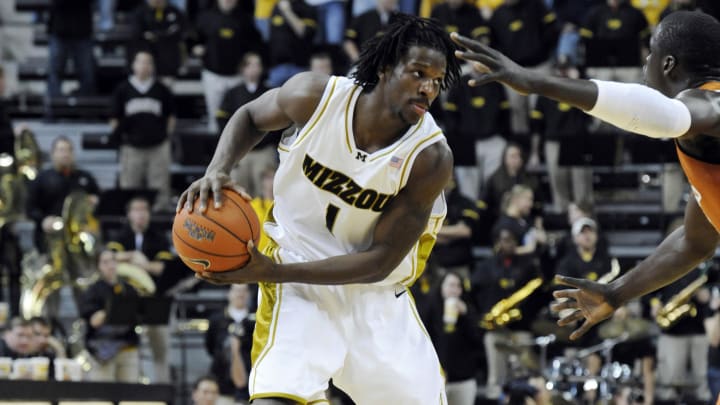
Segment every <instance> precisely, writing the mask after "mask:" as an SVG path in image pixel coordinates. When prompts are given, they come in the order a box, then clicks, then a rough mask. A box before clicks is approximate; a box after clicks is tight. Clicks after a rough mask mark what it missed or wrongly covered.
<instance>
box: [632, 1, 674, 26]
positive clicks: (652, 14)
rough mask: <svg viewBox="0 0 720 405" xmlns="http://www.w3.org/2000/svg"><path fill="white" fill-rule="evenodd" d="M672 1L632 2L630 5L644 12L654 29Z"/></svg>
mask: <svg viewBox="0 0 720 405" xmlns="http://www.w3.org/2000/svg"><path fill="white" fill-rule="evenodd" d="M669 3H670V0H631V1H630V4H632V6H633V7H635V8H636V9H638V10H640V11H642V13H643V14H644V15H645V19H646V20H647V22H648V24H649V25H650V27H652V28H654V27H655V26H657V25H658V22H660V16H661V14H662V12H663V11H664V10H665V8H667V6H668V4H669Z"/></svg>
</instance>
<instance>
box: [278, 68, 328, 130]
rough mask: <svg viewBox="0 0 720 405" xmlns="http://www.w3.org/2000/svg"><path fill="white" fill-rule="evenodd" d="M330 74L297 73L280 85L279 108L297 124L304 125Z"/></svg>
mask: <svg viewBox="0 0 720 405" xmlns="http://www.w3.org/2000/svg"><path fill="white" fill-rule="evenodd" d="M329 81H330V76H327V75H323V74H319V73H314V72H303V73H298V74H296V75H295V76H293V77H292V78H290V79H289V80H288V81H287V82H285V84H283V85H282V87H281V88H280V91H279V93H278V96H277V97H278V98H277V102H278V105H279V106H280V108H282V109H283V111H285V113H286V114H287V115H288V116H289V117H290V118H291V119H292V120H293V121H294V122H295V123H296V124H298V125H301V126H302V125H304V124H305V123H306V122H307V121H308V120H309V119H310V117H311V116H312V114H313V112H314V111H315V108H316V107H317V106H318V104H320V99H322V96H323V92H324V91H325V87H326V86H327V84H328V82H329Z"/></svg>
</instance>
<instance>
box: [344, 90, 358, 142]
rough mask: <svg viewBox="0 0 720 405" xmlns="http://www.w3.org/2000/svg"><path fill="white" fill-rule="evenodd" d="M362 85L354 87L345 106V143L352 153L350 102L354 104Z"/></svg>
mask: <svg viewBox="0 0 720 405" xmlns="http://www.w3.org/2000/svg"><path fill="white" fill-rule="evenodd" d="M359 88H360V86H355V87H353V89H352V91H351V92H350V98H348V102H347V105H346V106H345V144H346V145H347V147H348V152H350V153H352V146H351V145H350V131H349V130H348V121H349V118H350V104H352V101H353V99H354V98H355V92H356V91H358V89H359Z"/></svg>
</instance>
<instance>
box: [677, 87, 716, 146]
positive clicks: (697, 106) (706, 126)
mask: <svg viewBox="0 0 720 405" xmlns="http://www.w3.org/2000/svg"><path fill="white" fill-rule="evenodd" d="M676 99H677V100H680V101H681V102H682V103H683V104H685V105H686V106H687V108H688V110H690V116H691V117H692V124H691V126H690V131H689V132H688V134H687V135H686V136H684V137H683V138H693V137H695V136H696V135H705V136H712V137H720V91H717V90H707V89H701V88H694V89H688V90H685V91H683V92H681V93H680V94H678V95H677V97H676Z"/></svg>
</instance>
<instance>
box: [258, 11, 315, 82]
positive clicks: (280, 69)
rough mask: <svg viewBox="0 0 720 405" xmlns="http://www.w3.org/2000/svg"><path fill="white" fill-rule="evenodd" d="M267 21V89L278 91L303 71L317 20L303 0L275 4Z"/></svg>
mask: <svg viewBox="0 0 720 405" xmlns="http://www.w3.org/2000/svg"><path fill="white" fill-rule="evenodd" d="M271 18H272V26H271V27H270V63H271V68H270V73H269V75H268V86H270V87H280V86H282V84H283V83H285V81H286V80H287V79H289V78H291V77H292V76H294V75H295V74H296V73H300V72H302V71H305V70H306V66H307V65H308V56H309V55H308V49H311V48H312V41H313V38H314V36H315V30H316V29H317V22H316V21H317V18H316V12H315V9H314V8H313V7H311V6H309V5H308V4H307V3H305V1H304V0H280V1H278V3H277V4H276V5H275V8H274V9H273V13H272V17H271Z"/></svg>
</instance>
